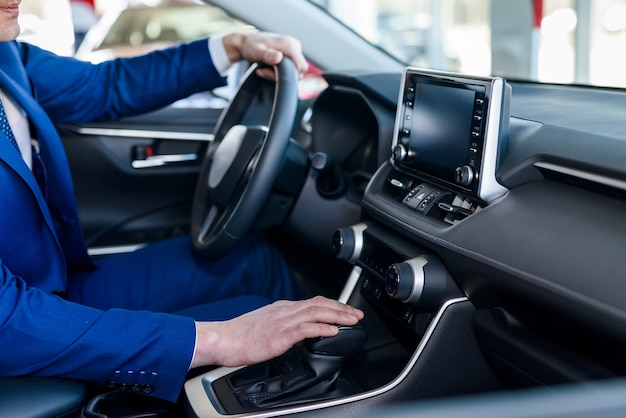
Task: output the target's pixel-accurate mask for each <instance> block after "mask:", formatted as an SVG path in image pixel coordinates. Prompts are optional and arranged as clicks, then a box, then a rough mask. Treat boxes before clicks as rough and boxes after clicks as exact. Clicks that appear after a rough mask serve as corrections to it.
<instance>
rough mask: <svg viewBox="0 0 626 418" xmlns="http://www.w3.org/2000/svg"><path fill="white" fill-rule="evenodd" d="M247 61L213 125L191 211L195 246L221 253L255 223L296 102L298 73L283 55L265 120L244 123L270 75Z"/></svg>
mask: <svg viewBox="0 0 626 418" xmlns="http://www.w3.org/2000/svg"><path fill="white" fill-rule="evenodd" d="M256 68H257V65H256V64H254V65H252V66H251V67H250V69H249V70H248V72H247V73H246V75H245V76H244V79H243V81H242V83H241V84H240V87H239V90H238V91H237V93H236V94H235V96H234V97H233V99H232V100H231V102H230V103H229V105H228V107H227V108H226V109H224V111H223V112H222V115H221V116H220V119H219V121H218V123H217V125H216V127H215V131H214V132H215V135H214V137H215V143H213V144H211V146H210V147H209V150H208V151H207V154H206V156H205V157H204V161H203V163H202V169H201V171H200V178H199V179H198V183H197V186H196V191H195V195H194V202H193V208H192V214H191V236H192V244H193V248H194V251H195V252H196V253H197V254H198V255H200V256H202V257H206V258H219V257H221V256H222V255H224V254H225V253H226V252H228V251H229V250H231V249H232V248H233V247H234V246H235V245H236V243H237V242H238V241H239V239H241V238H242V237H243V236H244V235H245V234H246V233H247V232H248V231H249V230H250V229H251V228H252V226H253V223H254V221H255V220H256V218H257V216H258V214H259V213H260V212H261V209H262V208H263V205H264V203H265V201H266V200H267V198H268V197H269V195H270V192H271V190H272V187H273V185H274V183H275V182H276V179H277V177H278V174H279V172H280V168H281V165H282V162H283V159H284V158H285V154H286V152H287V147H288V145H289V138H290V135H291V130H292V128H293V124H294V121H295V117H296V110H297V104H298V74H297V71H296V69H295V66H294V64H293V63H292V62H291V61H290V60H289V59H288V58H285V59H283V61H282V62H281V63H280V64H279V65H277V66H275V67H274V72H275V74H276V78H275V83H274V98H273V102H272V103H271V112H270V115H269V118H268V119H269V120H268V121H267V122H268V123H267V124H266V125H265V124H262V125H259V124H255V125H250V126H246V125H244V124H242V120H243V119H244V116H245V115H246V113H247V112H248V110H249V109H250V106H251V105H252V100H251V99H252V98H254V97H255V95H256V93H257V92H258V91H260V89H261V88H263V87H264V86H267V83H268V81H267V80H264V79H261V78H259V77H258V76H257V75H256V71H255V70H256Z"/></svg>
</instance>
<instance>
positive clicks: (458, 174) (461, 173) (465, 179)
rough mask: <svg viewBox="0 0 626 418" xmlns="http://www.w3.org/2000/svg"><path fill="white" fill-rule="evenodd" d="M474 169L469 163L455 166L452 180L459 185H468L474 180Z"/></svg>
mask: <svg viewBox="0 0 626 418" xmlns="http://www.w3.org/2000/svg"><path fill="white" fill-rule="evenodd" d="M474 176H475V173H474V169H473V168H472V167H471V166H469V165H464V166H461V167H457V169H456V170H454V181H455V182H456V183H457V184H460V185H461V186H470V185H471V184H472V182H473V181H474Z"/></svg>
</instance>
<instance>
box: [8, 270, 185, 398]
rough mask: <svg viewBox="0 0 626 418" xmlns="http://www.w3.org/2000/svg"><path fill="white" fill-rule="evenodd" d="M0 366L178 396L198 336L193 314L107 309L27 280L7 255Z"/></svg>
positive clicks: (19, 372)
mask: <svg viewBox="0 0 626 418" xmlns="http://www.w3.org/2000/svg"><path fill="white" fill-rule="evenodd" d="M0 280H1V282H0V300H1V301H2V303H1V304H0V346H1V347H3V349H2V350H0V370H1V374H2V375H4V376H20V375H34V376H60V377H68V378H72V379H77V380H83V381H90V382H94V383H97V384H100V385H105V386H110V387H117V388H123V389H127V390H129V391H134V392H138V393H145V394H150V395H152V396H156V397H160V398H163V399H166V400H170V401H175V400H176V399H177V397H178V396H179V394H180V390H181V388H182V385H183V382H184V379H185V376H186V374H187V371H188V367H189V364H190V363H191V358H192V355H193V349H194V344H195V325H194V322H193V320H192V319H191V318H185V317H180V316H176V315H168V314H160V313H152V312H147V311H126V310H122V309H111V310H107V311H101V310H98V309H93V308H89V307H86V306H82V305H79V304H75V303H72V302H68V301H65V300H63V299H61V298H59V297H57V296H54V295H50V294H46V293H45V292H42V291H41V290H39V289H36V288H30V287H28V286H27V285H26V284H25V282H24V281H23V280H21V279H20V278H19V277H15V276H14V275H12V274H11V273H10V271H9V270H8V269H7V268H6V266H5V265H3V264H2V260H0Z"/></svg>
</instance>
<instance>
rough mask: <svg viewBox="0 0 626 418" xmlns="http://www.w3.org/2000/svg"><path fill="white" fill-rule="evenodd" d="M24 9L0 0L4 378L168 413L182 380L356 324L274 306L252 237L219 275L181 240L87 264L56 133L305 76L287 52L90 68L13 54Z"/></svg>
mask: <svg viewBox="0 0 626 418" xmlns="http://www.w3.org/2000/svg"><path fill="white" fill-rule="evenodd" d="M18 5H19V0H0V100H1V103H2V111H0V125H5V126H4V127H3V129H2V131H1V132H0V347H2V350H0V375H3V376H19V375H38V376H63V377H69V378H73V379H79V380H85V381H91V382H95V383H98V384H102V385H108V386H111V387H123V388H128V389H129V390H132V391H136V392H140V393H147V394H151V395H152V396H157V397H160V398H163V399H168V400H175V399H176V398H177V397H178V395H179V392H180V389H181V386H182V384H183V381H184V378H185V376H186V374H187V372H188V370H189V369H190V368H193V367H196V366H202V365H225V366H237V365H244V364H251V363H255V362H259V361H263V360H265V359H268V358H271V357H274V356H276V355H279V354H281V353H283V352H284V351H286V350H287V349H289V348H290V347H291V346H292V345H293V344H295V343H296V342H298V341H301V340H302V339H304V338H309V337H316V336H332V335H334V334H336V333H337V327H336V325H334V324H345V325H352V324H355V323H356V322H358V321H359V320H360V319H361V318H362V316H363V313H362V312H361V311H359V310H357V309H354V308H352V307H350V306H347V305H344V304H340V303H338V302H336V301H332V300H329V299H326V298H322V297H315V298H311V299H305V300H298V301H287V300H280V301H278V302H274V303H270V302H273V301H276V300H279V299H298V298H299V297H300V295H299V294H298V290H297V288H296V286H295V285H294V283H293V282H292V281H291V278H290V276H289V272H288V269H287V268H286V266H285V263H284V261H283V259H282V258H281V257H280V255H279V254H278V253H277V252H276V250H274V249H273V248H271V247H269V246H268V245H267V244H266V243H265V242H264V241H263V240H261V239H259V238H257V237H255V238H249V239H247V240H244V241H243V242H242V243H241V245H239V246H238V247H237V248H235V249H234V250H233V251H232V252H231V253H229V254H228V255H226V256H225V257H224V258H223V259H220V260H217V261H207V260H199V259H196V258H195V257H194V256H193V255H192V253H191V248H190V243H189V242H188V240H181V239H175V240H169V241H164V242H161V243H158V244H155V245H152V246H148V247H146V248H144V249H142V250H139V251H137V252H134V253H129V254H124V255H118V256H110V257H107V258H104V259H101V260H100V259H99V260H97V262H95V263H94V261H93V260H91V259H90V258H89V256H88V254H87V251H86V248H85V243H84V240H83V237H82V233H81V229H80V224H79V220H78V215H77V209H76V203H75V198H74V195H73V194H74V193H73V188H72V182H71V178H70V173H69V168H68V164H67V160H66V156H65V154H64V150H63V148H62V144H61V141H60V139H59V137H58V134H57V132H56V130H55V128H54V125H53V122H52V121H56V122H73V123H84V122H88V121H92V120H111V119H116V118H120V117H123V116H128V115H132V114H137V113H140V112H146V111H149V110H153V109H156V108H159V107H161V106H164V105H167V104H169V103H171V102H173V101H175V100H178V99H180V98H183V97H186V96H188V95H190V94H192V93H195V92H198V91H206V90H209V89H212V88H215V87H217V86H219V85H223V84H224V82H225V79H224V77H223V74H224V73H225V71H226V70H227V68H228V66H229V65H230V64H231V63H232V62H236V61H239V60H242V59H245V60H248V61H262V62H265V63H267V64H270V65H272V64H276V63H278V62H280V60H281V59H282V57H283V55H287V56H289V57H290V58H291V59H292V60H293V61H294V63H295V64H296V67H297V68H298V69H299V70H300V71H303V70H304V69H305V68H306V61H305V60H304V57H303V56H302V54H301V51H300V45H299V43H298V42H297V41H296V40H294V39H293V38H290V37H286V36H279V35H275V34H269V33H263V32H238V33H232V34H228V35H225V36H223V37H214V38H211V39H210V40H208V41H207V40H206V39H204V40H200V41H197V42H191V43H189V44H185V45H181V46H178V47H175V48H171V49H168V50H166V51H163V52H155V53H152V54H148V55H146V56H142V57H138V58H131V59H119V60H115V61H111V62H107V63H103V64H100V65H92V64H89V63H85V62H80V61H77V60H74V59H72V58H67V57H58V56H55V55H53V54H51V53H49V52H46V51H44V50H41V49H39V48H37V47H34V46H32V45H28V44H22V43H19V42H16V41H14V39H15V37H16V36H17V35H18V33H19V26H18V24H17V17H18V14H19V10H18ZM264 71H269V69H267V68H266V69H264ZM264 75H265V76H269V74H267V73H265V74H264ZM5 115H6V119H5ZM0 127H2V126H0ZM7 127H10V128H11V129H10V130H9V129H4V128H7ZM31 140H33V142H32V143H35V144H36V145H37V146H36V147H31ZM42 163H43V164H42Z"/></svg>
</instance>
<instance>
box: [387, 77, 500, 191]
mask: <svg viewBox="0 0 626 418" xmlns="http://www.w3.org/2000/svg"><path fill="white" fill-rule="evenodd" d="M411 86H413V87H416V88H415V90H413V91H411V90H410V87H411ZM423 86H440V87H444V88H452V89H460V90H464V91H467V90H468V89H469V90H473V91H474V92H475V94H477V95H475V98H481V100H482V101H483V105H482V106H483V107H482V112H481V120H480V124H481V129H480V132H479V135H478V137H472V136H471V131H472V129H473V126H474V125H473V122H471V123H470V125H471V126H470V129H469V131H468V132H467V135H465V136H464V137H463V138H459V139H458V140H455V142H454V144H453V146H455V147H457V146H458V147H459V149H456V150H455V152H456V153H457V154H464V155H466V156H467V157H466V164H468V165H470V162H471V167H472V169H473V172H474V177H473V180H472V182H471V184H469V185H461V184H458V183H456V182H455V181H454V179H455V169H454V168H450V167H445V166H442V165H441V164H438V162H437V161H434V162H429V161H420V159H419V158H417V157H416V156H417V155H420V154H422V153H423V152H424V151H425V150H424V149H422V150H420V149H419V144H418V145H416V140H415V133H414V132H413V129H410V130H409V131H410V132H409V134H408V136H407V133H406V128H407V113H410V116H413V113H412V112H413V108H412V106H408V105H407V103H410V102H412V101H415V102H417V100H419V97H418V96H417V95H418V94H419V93H418V92H419V89H420V87H423ZM510 92H511V87H510V85H508V84H507V83H506V81H505V80H504V79H502V78H500V77H473V76H464V75H459V74H454V73H445V72H436V71H427V70H422V69H417V68H412V67H407V68H406V69H405V70H404V72H403V75H402V83H401V88H400V93H399V98H398V103H397V113H396V121H395V127H394V135H393V144H392V149H396V146H397V145H402V146H403V147H404V148H405V151H406V153H407V154H408V156H405V158H400V159H398V158H397V157H396V153H395V152H393V151H392V155H391V163H392V164H393V165H394V167H395V168H397V169H398V170H400V171H404V172H407V173H409V174H412V175H414V176H416V177H418V178H420V179H422V180H425V181H428V182H431V183H434V184H436V185H439V186H442V187H444V188H446V189H448V190H450V191H453V192H456V193H459V194H462V195H464V196H469V197H472V198H474V199H479V200H482V201H484V202H489V201H492V200H493V199H495V198H497V197H499V196H501V195H502V194H504V193H505V192H506V191H507V189H506V188H505V187H504V186H502V185H501V184H500V183H498V182H497V180H496V170H497V168H498V166H499V163H500V160H501V159H502V157H503V156H504V154H505V153H506V151H507V148H508V124H509V101H510ZM475 115H476V113H474V112H472V114H471V115H470V116H469V117H471V118H473V117H474V116H475ZM446 118H448V119H449V115H439V116H438V120H446ZM411 123H412V121H411ZM460 123H463V124H467V123H468V121H467V120H465V119H463V120H461V121H460ZM470 150H471V151H470Z"/></svg>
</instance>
